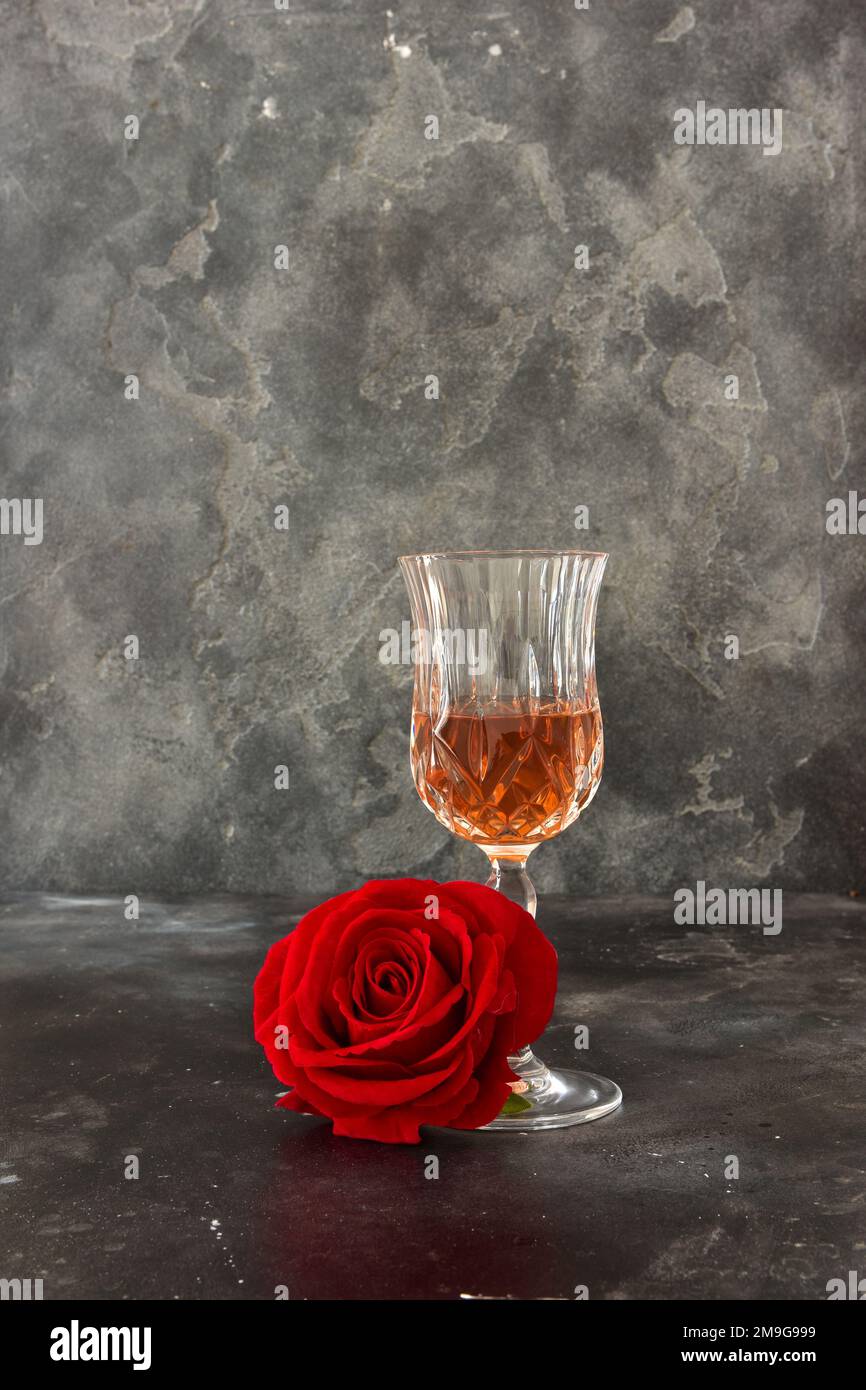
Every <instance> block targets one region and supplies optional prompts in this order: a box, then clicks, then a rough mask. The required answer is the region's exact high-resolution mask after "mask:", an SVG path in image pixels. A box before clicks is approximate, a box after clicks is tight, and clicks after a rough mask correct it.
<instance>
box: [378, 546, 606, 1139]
mask: <svg viewBox="0 0 866 1390" xmlns="http://www.w3.org/2000/svg"><path fill="white" fill-rule="evenodd" d="M606 563H607V556H606V555H603V554H595V553H591V552H589V551H578V550H570V551H536V550H481V551H452V552H450V553H447V552H446V553H440V554H435V555H404V556H402V557H401V558H400V566H401V568H402V571H403V577H404V579H405V581H406V586H407V588H408V590H409V597H410V600H411V604H412V618H413V629H414V631H413V656H414V662H415V688H414V700H413V709H412V736H411V763H412V773H413V776H414V779H415V786H416V787H417V789H418V794H419V796H420V797H421V800H422V801H423V802H424V804H425V806H427V807H428V809H429V810H431V811H432V812H433V814H434V815H435V816H436V818H437V820H439V821H441V823H442V824H443V825H444V826H445V827H446V829H448V830H450V831H452V832H453V833H454V834H455V835H459V836H461V838H462V839H464V840H471V841H472V843H473V844H476V845H478V847H479V849H481V850H483V851H484V853H485V854H486V855H487V858H488V859H489V861H490V865H491V873H490V877H489V878H488V880H487V882H488V884H489V886H490V887H491V888H496V889H497V890H498V891H499V892H500V893H505V894H506V896H507V897H509V898H511V899H513V900H514V901H515V902H517V903H520V905H521V906H522V907H525V908H526V910H527V911H528V912H531V913H532V915H533V916H535V909H536V902H537V899H536V895H535V889H534V888H533V886H532V882H531V880H530V878H529V875H528V874H527V872H526V861H527V860H528V858H529V856H530V854H531V853H532V852H533V850H535V849H537V848H538V846H539V845H540V844H542V843H543V841H545V840H550V839H552V838H553V836H554V835H559V834H561V833H562V831H563V830H565V829H566V828H567V827H568V826H569V825H571V824H572V822H573V821H575V820H577V818H578V816H579V815H580V814H581V812H582V811H583V810H585V809H586V807H587V806H588V805H589V803H590V801H591V800H592V798H593V797H594V796H595V793H596V791H597V790H598V786H599V782H600V780H601V772H602V764H603V762H604V740H603V734H602V723H601V711H600V709H599V703H598V692H597V689H596V681H595V612H596V605H597V601H598V591H599V588H600V585H601V580H602V576H603V574H604V567H605V564H606ZM518 987H519V981H518ZM526 1041H527V1043H531V1042H533V1041H534V1039H532V1038H528V1039H527V1040H526ZM509 1064H510V1066H511V1068H512V1070H513V1071H514V1072H515V1073H516V1075H517V1077H518V1078H519V1079H518V1081H517V1082H516V1083H514V1086H513V1090H514V1092H515V1094H516V1095H517V1096H519V1097H520V1100H519V1101H517V1102H515V1103H510V1104H509V1105H507V1106H506V1108H505V1110H504V1111H503V1113H502V1114H500V1115H499V1116H497V1118H496V1119H495V1120H493V1121H492V1123H491V1124H489V1125H487V1126H485V1128H487V1129H512V1130H529V1129H559V1128H563V1127H565V1126H567V1125H577V1124H583V1123H585V1122H586V1121H587V1120H595V1119H598V1118H599V1117H600V1116H601V1115H606V1114H608V1113H609V1112H610V1111H611V1110H615V1109H616V1107H617V1106H618V1105H619V1104H620V1102H621V1101H622V1092H621V1091H620V1089H619V1087H618V1086H617V1085H615V1083H614V1082H612V1081H608V1080H606V1079H605V1078H604V1077H602V1076H596V1075H594V1074H593V1073H591V1072H582V1071H570V1070H569V1071H552V1070H551V1069H550V1068H548V1067H546V1066H545V1065H544V1063H543V1062H540V1061H539V1060H538V1058H537V1057H536V1056H535V1055H534V1053H533V1052H532V1050H531V1048H530V1047H529V1046H526V1047H524V1048H523V1049H522V1051H521V1052H520V1053H518V1054H517V1055H516V1056H513V1057H510V1058H509ZM512 1111H516V1112H517V1113H512Z"/></svg>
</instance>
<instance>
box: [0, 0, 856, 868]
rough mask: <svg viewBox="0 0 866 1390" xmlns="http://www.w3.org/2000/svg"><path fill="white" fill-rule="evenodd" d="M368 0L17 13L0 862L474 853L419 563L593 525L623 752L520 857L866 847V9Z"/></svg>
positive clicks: (609, 687)
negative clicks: (720, 129)
mask: <svg viewBox="0 0 866 1390" xmlns="http://www.w3.org/2000/svg"><path fill="white" fill-rule="evenodd" d="M391 4H392V8H393V13H389V12H388V11H386V10H385V9H384V8H383V6H382V5H380V4H374V3H372V0H352V3H348V0H322V2H321V3H318V4H317V3H303V0H291V8H290V10H289V12H288V13H287V14H286V13H280V12H278V11H275V10H274V7H273V5H272V4H271V3H269V0H196V3H182V0H174V3H166V2H165V0H158V2H157V0H154V2H153V3H151V2H150V0H140V2H139V3H135V4H133V3H124V2H123V0H99V3H97V0H29V3H28V2H27V0H2V4H0V16H2V24H0V51H2V55H3V57H2V65H3V72H2V81H0V106H2V119H0V129H2V150H0V193H2V196H0V211H2V229H3V246H2V256H0V279H2V324H3V344H2V353H3V366H2V380H0V388H2V392H0V402H2V409H3V419H2V423H0V430H2V436H0V449H2V465H3V477H2V493H3V495H4V496H6V497H43V498H44V505H45V523H44V524H45V532H44V540H43V543H42V544H41V545H39V546H35V545H34V546H24V544H23V539H22V537H20V536H2V537H0V563H2V579H0V615H2V639H3V640H2V715H3V726H2V727H3V733H2V765H0V779H2V780H0V788H2V806H3V812H2V824H0V843H2V851H3V856H4V860H5V869H4V875H3V878H4V882H5V883H6V885H7V886H11V887H18V888H25V887H36V886H43V887H46V888H52V889H61V888H62V889H67V890H82V889H92V890H103V891H108V890H111V891H121V892H147V891H148V890H150V891H155V890H158V889H161V890H172V891H186V890H201V889H206V888H207V889H212V888H230V889H235V890H243V891H253V892H256V891H264V890H267V891H285V890H289V889H295V890H300V891H305V892H306V891H312V892H325V891H327V890H331V889H337V888H341V887H346V886H349V885H351V884H354V883H356V882H357V881H358V880H360V879H362V878H364V877H365V876H370V875H374V874H392V873H410V872H417V873H421V874H425V875H428V874H429V875H432V876H434V877H447V876H450V875H453V874H455V873H457V874H462V875H464V876H477V875H479V874H480V873H481V871H482V868H483V865H482V861H481V856H480V855H479V853H478V851H476V850H472V849H470V848H468V847H464V846H459V845H457V844H456V842H454V841H453V840H451V839H450V838H449V836H448V835H447V834H446V833H445V831H444V830H442V829H441V828H440V827H439V826H438V825H437V823H436V822H435V821H434V819H433V818H432V817H431V816H430V815H429V814H428V813H427V812H426V811H425V810H424V809H423V807H422V806H421V804H420V802H419V801H418V799H417V797H416V794H415V792H414V790H413V788H412V785H411V781H410V777H409V772H408V767H407V733H408V721H409V706H410V673H409V671H408V670H406V669H401V668H394V667H390V668H388V667H384V666H382V665H381V664H380V663H379V661H378V659H377V653H378V648H379V632H380V629H382V628H383V627H387V626H395V627H396V626H398V625H399V623H400V622H401V620H402V619H404V618H408V604H407V602H406V599H405V597H404V594H403V589H402V582H401V580H400V578H399V577H398V574H397V570H396V567H395V556H396V555H397V554H399V553H400V552H403V551H406V550H412V549H434V548H439V547H472V546H508V545H521V546H529V545H540V546H545V547H556V546H563V547H569V546H574V545H580V544H585V545H586V546H587V547H588V548H592V549H605V550H609V551H610V552H611V556H612V558H611V562H610V565H609V568H608V578H607V580H606V583H605V590H604V593H603V596H602V603H601V611H600V619H599V634H598V653H599V683H600V689H601V695H602V705H603V709H604V713H605V718H606V729H607V739H608V762H607V770H606V774H605V780H604V784H603V786H602V789H601V792H600V794H599V796H598V797H597V799H596V800H595V802H594V803H593V805H592V808H591V810H590V812H589V813H588V815H587V817H586V820H585V821H584V822H583V823H582V824H580V825H578V826H576V827H574V828H573V829H572V830H570V831H569V833H568V834H567V835H565V836H564V837H563V838H562V839H561V840H560V841H558V842H555V843H553V844H551V845H549V846H547V847H545V848H544V849H542V850H541V851H539V853H538V854H537V856H536V857H535V859H534V861H533V863H534V865H535V871H536V872H535V876H536V878H537V881H538V883H539V886H540V887H541V888H543V889H546V890H565V891H569V892H573V893H598V892H618V891H634V890H638V891H643V892H655V891H662V892H667V891H669V890H670V889H671V888H672V887H674V886H676V885H680V884H689V883H692V884H693V883H694V882H695V880H696V879H697V878H703V879H705V880H706V881H707V882H708V883H710V884H716V885H731V886H737V885H741V886H748V885H750V884H753V883H754V884H758V883H763V884H770V885H776V886H781V887H783V888H794V887H805V888H809V889H815V890H833V891H839V892H846V891H848V890H851V889H854V888H857V887H859V886H863V867H864V810H863V806H864V774H863V750H864V732H866V708H864V707H866V702H864V698H863V684H864V682H863V674H864V653H866V606H864V580H866V560H864V556H866V537H863V536H856V535H854V536H831V535H828V533H827V531H826V527H825V507H826V503H827V500H828V499H829V498H831V497H833V496H838V495H842V496H847V493H848V490H849V489H856V488H858V487H859V488H860V489H861V491H862V490H864V489H866V473H864V469H863V456H862V443H861V441H862V438H863V429H864V418H866V406H864V396H863V392H862V386H863V378H864V370H863V346H864V340H866V315H864V298H866V296H864V261H863V257H862V253H861V250H860V247H861V245H862V241H863V233H862V226H863V221H864V219H863V211H862V205H863V189H862V182H861V183H860V185H859V186H858V169H859V173H860V175H861V179H862V172H863V167H864V164H863V143H864V135H863V131H864V109H863V107H864V97H863V94H864V92H866V37H864V35H866V10H864V7H863V5H862V3H860V0H821V3H818V2H817V0H752V3H745V2H744V0H739V3H738V2H737V0H731V3H710V0H693V3H692V4H691V5H680V4H679V3H678V0H591V4H590V8H589V10H588V11H576V10H575V9H574V7H573V4H571V3H570V2H569V0H557V2H556V3H554V0H522V2H520V3H518V2H517V0H511V2H510V0H502V2H501V3H499V4H493V3H492V0H487V3H486V4H473V5H470V4H466V3H459V0H436V3H432V0H430V2H429V3H420V0H415V3H410V4H400V3H398V0H391ZM699 100H704V101H707V102H708V103H710V104H711V105H720V106H723V107H729V106H758V107H761V106H768V107H780V108H782V109H783V110H784V126H783V150H782V153H781V154H780V155H779V156H778V157H777V158H767V157H764V156H763V155H762V154H761V151H760V150H759V149H757V148H748V147H734V148H728V147H703V148H697V147H695V148H690V147H681V146H677V145H675V144H674V141H673V129H674V119H673V114H674V112H675V110H676V109H677V108H678V107H682V106H692V107H693V106H694V105H695V104H696V102H697V101H699ZM130 114H134V115H137V116H138V117H139V119H140V135H139V139H138V140H127V139H125V138H124V121H125V118H126V117H127V116H128V115H130ZM430 115H435V116H436V117H437V119H438V122H439V139H438V141H433V140H428V139H425V135H424V131H425V121H426V118H427V117H428V116H430ZM281 244H285V245H286V246H287V247H288V248H289V268H288V269H287V270H278V269H276V268H275V267H274V248H275V246H277V245H281ZM579 244H586V245H587V246H588V248H589V255H590V264H589V268H588V269H587V270H576V269H575V268H574V248H575V246H576V245H579ZM130 373H135V374H137V375H138V377H139V379H140V399H139V400H137V401H136V400H126V399H124V380H125V377H126V376H127V374H130ZM431 373H434V374H436V375H438V377H439V379H440V383H441V398H440V399H439V400H438V401H435V400H427V399H425V394H424V379H425V377H426V376H427V375H428V374H431ZM731 373H735V374H736V375H738V377H739V381H740V396H739V399H738V400H736V401H726V400H725V398H724V380H725V377H726V376H727V375H729V374H731ZM279 504H287V505H288V506H289V508H290V518H291V521H290V531H289V533H288V535H286V534H285V533H283V532H280V531H278V530H276V529H275V528H274V525H273V509H274V507H275V506H277V505H279ZM580 504H585V505H588V506H589V508H590V527H589V530H588V531H586V532H577V531H575V528H574V509H575V507H576V506H578V505H580ZM128 634H135V635H136V636H137V637H138V638H139V641H140V644H141V657H140V659H139V660H138V661H137V662H135V661H126V660H125V659H124V656H123V640H124V638H125V637H126V636H127V635H128ZM726 634H735V635H737V636H738V638H739V641H740V658H739V660H730V661H728V660H726V659H725V657H724V645H723V642H724V638H725V636H726ZM283 763H284V764H286V765H287V766H288V767H289V769H290V788H289V790H288V791H277V790H276V789H275V788H274V785H273V780H274V773H273V770H274V767H275V765H277V764H283Z"/></svg>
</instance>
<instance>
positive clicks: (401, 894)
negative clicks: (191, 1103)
mask: <svg viewBox="0 0 866 1390" xmlns="http://www.w3.org/2000/svg"><path fill="white" fill-rule="evenodd" d="M555 992H556V952H555V951H554V949H553V947H552V946H551V944H550V942H549V941H548V940H547V938H546V937H545V936H544V935H543V934H542V932H541V931H540V930H539V929H538V927H537V926H536V924H535V922H534V920H533V918H532V917H531V916H530V915H529V913H528V912H526V911H524V909H523V908H522V907H518V905H517V904H516V903H513V902H511V901H510V900H509V899H508V898H506V897H505V896H504V895H503V894H501V893H497V892H495V891H494V890H493V889H492V888H486V887H483V886H482V885H481V884H478V883H461V882H457V883H434V882H433V881H432V880H429V879H412V878H403V879H381V880H374V881H373V882H371V883H367V884H365V886H364V887H363V888H359V889H357V890H355V891H353V892H350V893H341V894H340V895H339V896H338V897H336V898H331V899H329V900H328V901H327V902H324V903H322V904H321V905H320V906H319V907H316V908H314V909H313V910H312V912H308V913H307V915H306V916H305V917H303V918H302V919H301V921H300V922H299V923H298V925H297V927H296V928H295V930H294V931H293V932H292V933H291V934H290V935H289V936H287V937H284V938H283V940H282V941H277V942H276V943H275V944H274V945H273V946H272V947H271V949H270V950H269V952H268V955H267V959H266V960H265V963H264V965H263V966H262V969H261V972H260V973H259V976H258V978H257V979H256V982H255V987H254V1024H255V1035H256V1039H257V1040H258V1042H260V1043H261V1045H262V1047H263V1048H264V1050H265V1052H266V1054H267V1057H268V1060H269V1062H270V1063H271V1066H272V1067H273V1069H274V1073H275V1074H276V1076H277V1079H278V1080H279V1081H282V1082H284V1083H285V1084H286V1085H287V1086H290V1087H291V1088H292V1089H291V1090H290V1091H289V1092H288V1093H287V1094H286V1095H284V1096H282V1097H281V1098H280V1100H279V1101H278V1102H277V1104H278V1105H281V1106H284V1107H285V1108H286V1109H287V1110H297V1111H300V1112H302V1113H303V1114H307V1115H325V1116H328V1117H329V1118H330V1119H331V1120H333V1124H334V1133H335V1134H341V1135H347V1136H349V1137H350V1138H355V1139H379V1140H383V1141H384V1142H385V1143H390V1144H413V1143H418V1142H419V1140H420V1135H419V1133H418V1126H419V1125H422V1124H423V1125H449V1126H451V1127H452V1128H456V1129H477V1128H478V1127H479V1125H485V1124H487V1123H488V1122H489V1121H490V1120H492V1119H494V1118H495V1117H496V1115H498V1113H499V1111H500V1110H501V1109H502V1106H503V1105H504V1104H505V1102H506V1100H507V1099H508V1097H509V1095H510V1094H511V1088H510V1085H509V1083H510V1082H512V1081H514V1080H516V1077H515V1075H514V1072H513V1071H512V1070H511V1068H510V1067H509V1065H508V1061H507V1058H508V1054H509V1053H513V1052H517V1051H518V1050H519V1049H520V1048H521V1047H524V1046H526V1045H527V1044H528V1043H531V1042H533V1041H534V1040H535V1038H537V1037H538V1035H539V1034H540V1033H542V1032H543V1031H544V1028H545V1026H546V1024H547V1021H548V1019H549V1017H550V1014H551V1012H552V1009H553V1000H554V995H555Z"/></svg>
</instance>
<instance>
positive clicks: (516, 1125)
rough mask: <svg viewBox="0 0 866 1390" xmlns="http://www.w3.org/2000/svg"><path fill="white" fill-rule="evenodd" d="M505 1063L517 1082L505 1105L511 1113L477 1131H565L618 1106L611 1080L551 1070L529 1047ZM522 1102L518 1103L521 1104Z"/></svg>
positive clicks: (588, 1073)
mask: <svg viewBox="0 0 866 1390" xmlns="http://www.w3.org/2000/svg"><path fill="white" fill-rule="evenodd" d="M508 1061H509V1064H510V1066H511V1068H512V1070H513V1071H515V1072H516V1073H517V1075H518V1076H519V1077H520V1083H519V1085H518V1087H517V1088H516V1089H515V1091H514V1092H513V1095H512V1100H511V1101H509V1102H508V1106H507V1107H506V1108H510V1107H511V1106H512V1105H513V1106H515V1107H517V1106H518V1105H519V1106H520V1108H519V1109H517V1108H515V1110H514V1113H510V1114H505V1113H504V1114H501V1115H497V1116H496V1119H495V1120H491V1121H490V1124H489V1125H482V1126H481V1129H499V1130H507V1129H510V1130H511V1131H512V1133H516V1132H523V1131H527V1130H531V1129H566V1128H568V1127H569V1126H570V1125H585V1124H588V1123H589V1121H590V1120H600V1119H601V1117H602V1115H609V1114H610V1112H611V1111H612V1110H616V1108H617V1106H619V1105H621V1104H622V1091H621V1090H620V1089H619V1087H618V1086H617V1084H616V1082H615V1081H608V1080H607V1078H606V1077H604V1076H596V1075H595V1073H594V1072H591V1071H565V1070H563V1071H551V1069H550V1068H549V1067H546V1066H545V1065H544V1063H543V1062H540V1061H539V1060H538V1058H537V1057H536V1056H535V1054H534V1053H533V1052H532V1050H531V1048H528V1047H525V1048H524V1049H523V1051H522V1052H521V1053H519V1054H518V1055H517V1056H516V1057H509V1059H508ZM521 1102H522V1104H521Z"/></svg>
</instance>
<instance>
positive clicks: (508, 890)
mask: <svg viewBox="0 0 866 1390" xmlns="http://www.w3.org/2000/svg"><path fill="white" fill-rule="evenodd" d="M488 858H489V859H490V877H489V879H488V880H487V887H488V888H495V889H496V891H497V893H504V894H505V896H506V898H510V899H511V901H512V902H513V903H517V904H518V906H519V907H522V908H524V909H525V911H526V912H528V913H529V915H530V916H531V917H534V916H535V910H536V908H537V907H538V896H537V894H536V892H535V887H534V885H533V882H532V879H531V878H530V877H529V874H528V873H527V872H526V861H527V859H528V858H529V855H528V854H520V855H496V856H493V855H488ZM508 1065H509V1066H510V1067H511V1070H512V1071H513V1072H516V1073H517V1075H518V1076H519V1077H520V1078H521V1079H520V1080H519V1081H515V1082H514V1083H513V1084H512V1090H514V1091H516V1092H518V1094H520V1093H522V1092H524V1091H528V1090H530V1089H534V1087H535V1086H538V1085H539V1084H540V1078H541V1077H542V1075H544V1076H545V1077H546V1076H547V1068H546V1067H545V1066H544V1064H543V1063H541V1062H539V1061H538V1059H537V1058H536V1057H535V1056H534V1055H533V1053H532V1051H531V1049H530V1048H528V1047H523V1048H521V1050H520V1051H519V1052H518V1053H515V1055H514V1056H513V1057H509V1058H508ZM536 1072H537V1073H538V1078H539V1079H536Z"/></svg>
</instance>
